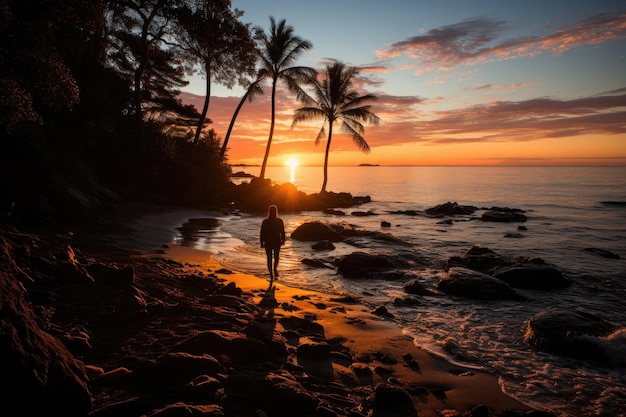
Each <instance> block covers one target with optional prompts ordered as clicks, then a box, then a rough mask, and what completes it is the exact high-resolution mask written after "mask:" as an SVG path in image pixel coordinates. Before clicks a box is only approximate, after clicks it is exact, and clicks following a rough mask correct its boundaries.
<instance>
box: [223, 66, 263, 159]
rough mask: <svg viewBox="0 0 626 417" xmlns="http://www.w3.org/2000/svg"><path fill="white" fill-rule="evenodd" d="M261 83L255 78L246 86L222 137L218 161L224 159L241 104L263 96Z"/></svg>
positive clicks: (261, 79) (259, 79)
mask: <svg viewBox="0 0 626 417" xmlns="http://www.w3.org/2000/svg"><path fill="white" fill-rule="evenodd" d="M261 81H263V78H257V79H256V80H255V81H254V82H252V83H251V84H250V85H249V86H248V89H247V90H246V94H244V95H243V97H242V98H241V100H239V104H238V105H237V108H236V109H235V112H234V113H233V117H232V118H231V119H230V124H229V125H228V131H227V132H226V136H225V137H224V142H223V143H222V150H221V151H220V159H222V160H223V159H224V155H225V154H226V148H227V146H228V139H229V138H230V132H232V130H233V126H234V125H235V120H236V119H237V115H238V114H239V110H241V107H242V106H243V103H245V102H246V100H249V101H250V102H252V100H254V98H255V97H257V96H260V95H261V94H263V88H261V84H260V83H261Z"/></svg>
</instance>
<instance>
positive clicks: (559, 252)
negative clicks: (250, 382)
mask: <svg viewBox="0 0 626 417" xmlns="http://www.w3.org/2000/svg"><path fill="white" fill-rule="evenodd" d="M235 170H237V168H236V169H235ZM258 170H259V169H258V168H255V167H246V169H245V170H244V171H246V172H249V173H251V174H254V175H257V174H258ZM266 177H268V178H272V180H273V181H274V182H276V183H284V182H288V181H290V180H293V182H294V183H295V184H296V186H297V187H298V189H299V190H301V191H304V192H307V193H311V192H318V191H319V189H320V187H321V182H322V168H320V167H300V168H296V171H295V172H293V177H292V173H291V172H290V170H289V168H287V167H284V168H283V167H269V168H268V169H267V172H266ZM327 189H328V190H329V191H336V192H340V191H346V192H350V193H351V194H353V195H355V196H360V195H369V196H370V197H371V199H372V202H371V203H368V204H365V205H362V206H359V207H355V208H351V209H346V210H344V211H346V213H347V214H348V215H347V216H331V215H325V214H323V213H320V212H303V213H297V214H291V213H282V214H281V217H283V219H284V220H285V223H286V228H287V235H288V236H289V234H290V233H291V232H292V231H293V230H294V229H295V228H296V227H297V226H299V225H300V224H302V223H304V222H307V221H313V220H319V221H323V222H328V223H349V224H352V225H354V226H355V227H358V228H360V229H363V230H368V231H382V232H386V233H391V234H393V235H394V236H395V237H397V238H400V239H402V240H404V241H406V242H408V243H409V244H410V245H409V246H401V247H400V246H397V245H392V244H389V243H383V242H377V241H372V240H368V239H363V240H362V241H359V242H358V243H359V244H360V246H362V247H359V248H355V246H353V245H348V244H343V243H339V244H337V245H336V246H337V248H336V249H335V250H334V251H331V252H324V253H319V252H316V251H314V250H312V248H311V242H298V241H295V240H291V239H288V241H287V243H286V245H285V247H284V249H283V251H282V253H281V255H282V256H281V271H282V273H281V276H280V280H281V282H283V283H284V284H287V285H291V286H295V287H301V288H307V289H316V290H320V289H321V290H324V291H326V292H329V293H335V294H352V295H355V296H356V297H358V298H360V299H361V300H362V301H363V302H364V303H366V304H368V305H371V306H372V307H375V306H379V305H385V306H386V307H387V308H388V310H390V311H391V312H392V313H393V314H395V316H396V317H397V323H398V326H400V327H401V328H402V329H403V330H404V331H405V332H406V333H407V334H410V335H411V336H412V337H413V338H414V341H415V344H416V345H417V346H420V347H422V348H424V349H426V350H428V351H431V352H433V353H435V354H438V355H441V356H444V357H446V358H447V359H448V360H449V361H451V362H455V363H460V364H463V365H466V366H470V367H475V368H478V369H481V370H485V371H487V372H491V373H493V374H495V375H497V376H498V377H499V379H500V382H501V386H502V389H503V390H504V391H505V392H506V393H507V394H509V395H511V396H512V397H515V398H517V399H519V400H520V401H522V402H523V403H525V404H528V405H530V406H533V407H536V408H539V409H543V410H548V411H552V412H555V413H557V414H559V415H562V416H613V417H614V416H626V303H625V301H624V300H625V299H626V207H625V206H624V205H611V204H603V202H626V167H584V168H581V167H575V168H574V167H471V168H468V167H331V168H329V182H328V187H327ZM448 201H450V202H457V203H459V204H463V205H473V206H477V207H491V206H501V207H511V208H520V209H523V210H525V211H526V215H527V216H528V221H527V222H526V223H524V226H526V227H527V230H526V231H521V232H520V231H518V230H517V226H518V224H517V223H487V222H476V221H455V222H453V223H452V224H451V225H445V224H438V223H437V222H438V220H439V219H433V218H429V217H426V216H406V215H401V214H390V213H391V212H393V211H403V210H424V209H427V208H429V207H433V206H435V205H437V204H441V203H445V202H448ZM357 210H358V211H371V212H374V213H376V214H377V215H375V216H368V217H358V216H350V215H349V214H350V213H351V212H352V211H357ZM190 217H215V216H214V214H209V213H200V212H180V213H176V214H174V217H172V214H171V213H170V217H169V219H170V222H171V219H176V221H174V222H173V223H177V226H180V225H181V224H182V223H184V222H185V221H186V220H187V219H188V218H190ZM219 217H220V220H221V221H220V226H219V227H218V228H216V229H208V230H204V231H201V232H200V233H199V234H198V236H196V237H195V238H194V239H192V240H190V239H187V238H184V237H183V236H182V235H180V234H177V233H176V231H175V227H174V224H164V223H163V221H162V219H159V217H158V216H157V217H154V218H151V219H150V220H149V222H148V223H150V224H152V225H153V226H154V225H157V224H158V225H159V227H171V233H172V241H174V242H176V243H177V244H181V245H189V246H193V247H196V248H199V249H203V250H206V251H208V252H211V253H212V254H213V255H214V256H216V257H217V258H218V259H219V260H221V261H222V262H224V263H225V264H226V265H228V266H231V267H232V268H233V269H237V270H241V271H243V272H249V273H254V274H258V275H260V276H265V275H266V274H267V271H266V269H265V258H264V256H265V255H264V252H263V249H261V248H260V247H259V243H258V231H259V226H260V222H261V220H262V217H260V216H251V215H241V216H226V215H220V216H219ZM458 220H463V218H460V219H458ZM382 221H387V222H389V223H391V224H392V227H391V228H385V229H383V228H381V222H382ZM143 227H150V226H146V225H145V224H144V226H143ZM509 232H511V233H520V234H522V237H521V238H509V237H505V234H506V233H509ZM473 244H480V245H482V246H486V247H489V248H491V249H492V250H494V251H495V252H497V253H499V254H501V255H504V256H529V257H535V256H536V257H541V258H543V259H544V260H546V261H547V262H550V263H552V264H554V265H555V266H557V267H558V268H559V269H560V270H561V271H562V272H563V273H564V274H566V275H567V276H568V277H570V278H571V279H572V280H573V285H572V286H571V287H569V288H567V289H563V290H557V291H550V292H539V291H526V292H523V293H524V294H525V295H527V296H528V297H529V301H525V302H476V301H469V300H463V299H459V298H453V297H421V304H420V305H418V306H413V307H397V306H394V304H393V299H394V298H396V297H404V296H406V294H404V291H403V286H404V283H401V282H385V281H370V280H368V281H354V280H344V279H343V278H342V277H341V276H339V275H337V274H336V271H335V270H334V269H311V268H309V267H307V266H305V265H303V264H302V263H301V260H302V259H303V258H312V259H320V260H323V261H327V262H331V261H333V260H336V259H338V258H340V257H341V256H343V255H345V254H348V253H351V252H354V251H357V250H358V251H369V252H372V253H389V254H391V253H397V252H398V251H409V252H412V253H413V254H417V255H419V256H421V257H423V258H426V259H428V260H429V263H428V264H429V265H430V266H429V267H424V268H420V269H417V270H415V271H411V273H412V274H414V276H415V278H417V279H419V280H420V281H421V282H422V284H423V285H424V286H426V287H429V288H434V287H435V286H436V284H437V282H438V281H439V279H440V277H441V276H442V275H443V274H445V272H444V271H443V263H444V262H445V260H446V259H448V258H449V257H450V256H455V255H463V253H465V251H466V250H467V249H469V248H470V247H471V246H472V245H473ZM589 247H593V248H599V249H605V250H609V251H611V252H613V253H616V254H618V255H619V256H620V257H621V259H609V258H603V257H600V256H598V255H594V254H592V253H590V252H587V251H584V249H585V248H589ZM520 292H522V291H520ZM552 307H561V308H566V309H579V310H584V311H588V312H591V313H594V314H596V315H598V316H600V317H601V318H603V319H605V320H607V321H609V322H611V323H613V324H615V325H616V328H617V329H618V330H617V331H616V332H614V333H613V334H612V335H610V336H608V337H604V338H597V341H598V343H600V344H601V345H603V346H604V347H605V349H606V351H607V352H609V354H610V355H612V357H613V358H614V359H615V361H616V362H618V363H620V364H621V365H618V366H615V367H604V366H601V365H598V364H595V363H592V362H586V361H577V360H573V359H568V358H565V357H561V356H558V355H550V354H546V353H541V352H537V351H535V350H533V349H532V348H530V347H529V346H527V345H526V344H525V342H524V340H523V336H524V331H525V329H526V323H527V321H528V319H530V318H531V317H532V316H533V315H534V314H536V313H538V312H540V311H543V310H546V309H549V308H552ZM451 343H453V344H455V345H457V346H458V350H457V351H456V352H455V354H450V353H449V352H447V351H446V350H445V349H443V346H444V345H446V344H448V345H449V344H451Z"/></svg>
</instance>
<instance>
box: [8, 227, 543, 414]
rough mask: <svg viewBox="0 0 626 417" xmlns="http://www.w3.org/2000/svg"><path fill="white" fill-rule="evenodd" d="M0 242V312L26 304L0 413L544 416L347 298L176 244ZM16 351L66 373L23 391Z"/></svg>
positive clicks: (92, 239) (73, 238)
mask: <svg viewBox="0 0 626 417" xmlns="http://www.w3.org/2000/svg"><path fill="white" fill-rule="evenodd" d="M0 238H1V239H0V241H1V242H0V243H2V247H3V251H2V253H0V255H1V257H2V258H3V265H4V267H3V268H2V269H0V272H1V273H2V276H3V278H2V281H1V282H2V283H3V286H4V287H3V288H5V289H4V290H3V292H2V303H3V305H5V306H8V307H9V308H13V306H20V305H24V304H27V305H28V306H29V307H28V308H26V309H25V310H24V312H22V313H18V312H17V311H15V312H14V313H13V314H15V315H16V316H23V317H24V318H25V320H26V321H25V323H24V325H25V326H28V328H29V329H30V330H29V332H30V334H31V336H30V337H29V340H24V341H21V342H20V341H19V340H17V339H16V340H15V341H14V345H13V346H12V347H11V349H10V350H11V351H12V352H13V353H8V354H7V355H5V357H4V361H5V365H6V366H9V364H12V365H10V366H11V367H12V369H13V368H15V369H13V370H11V371H10V373H11V375H13V377H12V378H10V379H9V380H6V381H5V382H6V383H5V384H4V385H3V386H4V387H5V391H6V393H7V395H6V396H5V398H4V401H3V404H4V407H8V408H7V409H20V410H21V412H22V414H21V415H33V416H35V415H41V412H43V410H55V411H58V412H63V413H64V415H68V416H89V417H107V416H127V417H134V416H137V417H140V416H148V417H157V416H160V417H162V416H165V415H167V416H189V415H192V416H248V415H255V414H256V415H257V416H259V417H262V416H268V417H283V416H285V417H287V416H294V415H301V416H325V417H339V416H350V417H363V416H372V417H381V416H387V417H409V416H420V417H425V416H426V417H441V416H446V417H452V416H471V417H480V416H485V417H489V416H504V415H506V416H527V415H530V414H532V415H533V416H539V415H544V413H541V412H537V411H535V410H531V409H530V408H528V407H526V406H524V405H523V404H521V403H519V402H518V401H516V400H514V399H513V398H511V397H509V396H507V395H506V394H505V393H503V392H502V391H501V389H500V386H499V384H498V378H497V376H496V375H490V374H487V373H484V372H480V371H476V370H471V369H467V368H463V367H459V366H455V365H452V364H450V363H448V362H447V361H445V360H443V359H442V358H438V357H435V356H433V355H431V354H429V353H428V352H426V351H425V350H422V349H419V348H418V347H416V346H415V345H414V344H413V341H412V340H411V338H409V337H408V336H405V335H403V334H402V332H401V330H400V328H399V327H397V326H396V325H395V324H394V322H393V321H392V320H390V318H389V317H384V312H381V311H378V312H376V313H374V312H371V311H369V310H368V308H367V307H365V306H364V305H362V304H359V303H358V302H357V301H356V300H354V299H351V298H349V297H337V296H334V295H329V294H324V293H321V292H315V291H307V290H302V289H296V288H291V287H289V286H285V285H282V284H281V282H280V278H279V279H278V281H275V282H270V281H268V279H266V278H265V277H258V276H254V275H249V274H245V273H241V272H238V271H236V270H232V268H231V269H226V268H224V266H223V265H222V264H220V263H219V262H218V261H217V260H216V259H214V258H213V257H212V256H211V255H210V254H208V253H207V252H204V251H199V250H195V249H192V248H188V247H182V246H177V245H163V246H161V247H155V248H154V249H153V250H148V251H128V250H125V249H123V248H121V247H120V243H114V242H112V241H106V240H102V238H101V237H97V236H94V235H90V236H81V235H80V233H77V234H67V235H66V234H45V235H40V234H35V233H24V232H20V231H16V230H4V231H3V232H2V234H1V235H0ZM107 243H108V244H107ZM122 246H123V245H122ZM18 280H21V284H20V283H19V282H18ZM24 291H26V292H24ZM24 299H28V300H29V301H28V303H26V302H25V301H24ZM21 308H24V307H21ZM7 314H8V313H7ZM5 325H6V326H7V330H8V329H10V328H11V327H12V326H16V327H19V326H22V325H21V324H20V323H18V322H15V321H13V322H6V323H5ZM51 336H53V338H56V339H57V341H54V340H52V339H53V338H51ZM33 340H34V341H35V342H33ZM59 342H61V343H59ZM33 343H34V345H38V346H39V347H38V348H33V347H32V346H33ZM41 352H52V353H48V354H45V355H43V356H40V354H41ZM29 356H32V357H33V360H36V361H39V362H40V363H41V364H42V365H41V366H44V369H46V368H47V369H55V368H57V367H59V366H60V367H61V368H62V369H65V372H66V373H67V375H65V376H61V375H57V374H56V373H54V374H52V373H51V374H50V376H49V377H48V378H46V379H36V380H34V381H31V382H29V384H31V385H29V386H32V385H33V384H34V385H37V386H40V388H38V389H37V390H33V389H32V388H27V386H26V385H25V386H22V385H20V384H19V383H18V384H16V383H15V381H16V380H18V379H17V376H18V375H23V377H22V379H19V380H23V381H28V380H29V378H32V375H33V371H32V369H30V368H29V366H28V363H29V362H28V361H26V362H24V363H25V365H20V366H19V367H17V366H16V365H15V363H16V362H13V361H14V360H16V359H15V358H16V357H29ZM11 358H14V359H11ZM57 362H59V363H57ZM53 376H54V377H53ZM57 378H60V379H58V380H57ZM24 383H26V382H24ZM49 391H50V392H53V393H54V395H52V394H41V395H44V397H41V396H40V394H37V393H39V392H42V393H47V392H49ZM511 413H512V414H511Z"/></svg>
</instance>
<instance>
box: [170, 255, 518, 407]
mask: <svg viewBox="0 0 626 417" xmlns="http://www.w3.org/2000/svg"><path fill="white" fill-rule="evenodd" d="M163 256H164V257H167V258H170V259H173V260H175V261H177V262H180V263H182V264H185V265H188V266H189V268H191V269H196V270H198V271H220V270H223V268H222V265H220V264H219V263H218V262H217V261H216V260H215V259H213V258H212V257H207V253H206V252H203V251H199V250H195V249H192V248H187V247H181V246H172V247H169V248H168V249H167V250H166V251H165V254H164V255H163ZM229 272H231V273H228V274H219V273H218V275H219V276H221V277H222V278H224V279H225V280H226V281H228V282H234V283H235V284H236V286H237V287H239V288H241V289H242V290H243V291H244V292H249V293H251V294H253V300H254V303H255V304H256V305H258V306H259V308H260V311H261V314H263V315H265V316H269V317H274V318H277V319H278V318H281V317H299V318H313V319H314V321H315V322H317V323H319V324H320V325H322V326H323V328H324V332H325V337H326V338H327V339H333V338H340V339H341V340H342V341H343V344H344V345H345V346H347V347H348V348H349V349H350V353H351V354H352V356H353V357H354V358H357V359H362V360H363V361H364V362H363V363H361V364H360V365H359V366H364V367H367V368H369V369H370V370H371V371H372V372H371V377H369V378H361V382H363V383H365V384H370V385H371V386H375V385H376V384H384V383H389V382H391V383H395V384H397V385H399V386H403V387H407V388H409V389H410V390H411V391H412V392H415V393H418V395H413V396H412V398H413V400H414V405H415V410H416V412H417V414H418V415H419V416H421V417H424V416H426V417H430V416H432V417H435V416H441V415H446V416H455V415H461V414H464V413H467V412H469V411H471V410H472V409H474V408H475V407H477V406H479V405H483V406H485V407H487V409H489V410H490V411H491V412H493V413H498V412H502V411H504V410H519V411H529V408H527V407H525V406H524V405H523V404H521V403H519V402H518V401H516V400H515V399H513V398H511V397H509V396H507V395H506V394H504V393H503V392H502V390H501V389H500V386H499V385H498V378H497V376H495V375H490V374H487V373H484V372H480V371H476V370H472V369H467V368H463V367H459V366H455V365H452V364H450V363H449V362H447V361H445V360H444V359H442V358H439V357H436V356H434V355H431V354H430V353H428V352H426V351H424V350H423V349H419V348H418V347H416V346H415V345H414V344H413V341H412V340H411V338H410V337H408V336H406V335H403V334H402V332H401V330H400V329H399V328H398V327H397V326H396V325H395V324H394V323H393V321H391V320H389V319H385V318H383V317H380V316H378V315H376V314H374V313H373V312H371V311H369V310H368V309H367V308H366V307H365V306H363V305H360V304H358V303H356V302H350V300H345V299H342V298H337V297H336V296H333V295H329V294H324V293H321V292H314V291H307V290H302V289H295V288H290V287H288V286H284V285H282V284H281V282H280V278H278V279H277V280H276V281H275V282H273V283H271V285H270V282H269V281H268V279H266V278H265V277H257V276H253V275H248V274H244V273H239V272H237V271H230V270H229ZM272 298H274V299H275V301H274V300H272ZM268 299H269V300H268ZM284 330H285V329H279V330H278V331H279V332H280V331H284ZM388 358H391V359H388ZM327 365H328V364H323V363H317V364H313V365H311V366H312V367H313V368H315V367H318V369H317V370H318V371H322V372H323V370H322V368H323V367H324V366H327ZM331 365H332V373H333V377H334V378H335V379H337V380H341V379H342V378H343V379H346V378H350V377H351V376H352V375H353V374H354V372H353V371H352V370H350V369H349V368H347V367H346V366H344V365H342V364H341V363H340V361H333V362H332V364H331ZM359 366H354V365H353V366H352V368H353V369H354V368H358V367H359ZM313 372H315V370H313ZM365 374H367V375H369V373H368V372H367V371H366V372H365ZM346 375H348V376H346Z"/></svg>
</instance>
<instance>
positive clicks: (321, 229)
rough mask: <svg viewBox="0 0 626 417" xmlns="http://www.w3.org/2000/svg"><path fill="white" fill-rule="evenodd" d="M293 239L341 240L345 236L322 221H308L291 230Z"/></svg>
mask: <svg viewBox="0 0 626 417" xmlns="http://www.w3.org/2000/svg"><path fill="white" fill-rule="evenodd" d="M291 237H292V239H296V240H302V241H315V242H319V241H322V240H327V241H329V242H341V241H342V240H343V237H342V236H341V235H339V234H338V233H337V232H335V231H334V230H332V229H331V228H330V227H328V226H327V225H326V224H324V223H322V222H317V221H316V222H308V223H303V224H301V225H300V226H298V227H297V228H296V229H295V230H294V231H293V232H291Z"/></svg>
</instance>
